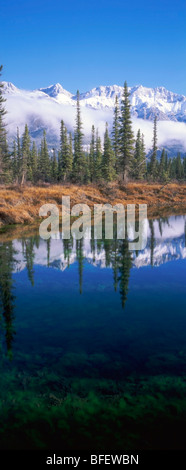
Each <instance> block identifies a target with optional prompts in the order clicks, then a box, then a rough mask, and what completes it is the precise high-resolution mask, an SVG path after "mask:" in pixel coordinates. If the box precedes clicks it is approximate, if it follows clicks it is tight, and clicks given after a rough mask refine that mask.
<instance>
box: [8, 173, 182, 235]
mask: <svg viewBox="0 0 186 470" xmlns="http://www.w3.org/2000/svg"><path fill="white" fill-rule="evenodd" d="M62 196H70V201H71V206H73V205H74V204H77V203H85V204H87V205H88V206H89V207H90V208H91V209H92V208H93V206H94V204H105V203H110V204H112V205H114V204H117V203H122V204H123V205H127V204H147V210H148V216H150V217H156V216H157V215H164V214H165V213H166V215H171V214H172V213H183V211H186V184H185V183H169V184H167V185H161V184H159V183H151V184H150V183H147V182H144V183H143V182H140V183H136V182H135V183H134V182H132V183H128V184H127V186H123V185H122V184H118V183H117V182H114V183H110V184H107V185H106V184H104V183H103V184H102V185H101V184H100V185H95V184H94V185H93V184H89V185H82V186H78V185H75V184H74V185H73V184H66V185H46V186H24V187H20V186H9V187H5V186H4V187H3V186H2V187H0V227H1V231H2V229H3V228H5V226H8V225H17V224H29V225H30V224H36V223H39V221H40V219H39V209H40V207H41V206H42V205H43V204H46V203H52V204H55V205H57V207H58V208H59V211H60V213H61V198H62Z"/></svg>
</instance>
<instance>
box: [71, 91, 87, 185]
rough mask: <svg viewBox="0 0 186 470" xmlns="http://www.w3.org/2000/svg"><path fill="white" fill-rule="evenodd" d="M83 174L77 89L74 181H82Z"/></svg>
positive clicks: (83, 157)
mask: <svg viewBox="0 0 186 470" xmlns="http://www.w3.org/2000/svg"><path fill="white" fill-rule="evenodd" d="M84 176H85V154H84V152H83V133H82V122H81V113H80V103H79V90H78V91H77V115H76V128H75V132H74V161H73V178H74V180H75V181H77V182H80V183H82V182H83V181H84Z"/></svg>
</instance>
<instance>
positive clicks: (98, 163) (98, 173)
mask: <svg viewBox="0 0 186 470" xmlns="http://www.w3.org/2000/svg"><path fill="white" fill-rule="evenodd" d="M101 178H102V148H101V139H100V137H99V134H98V129H97V131H96V153H95V180H96V181H99V180H100V179H101Z"/></svg>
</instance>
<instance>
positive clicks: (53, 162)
mask: <svg viewBox="0 0 186 470" xmlns="http://www.w3.org/2000/svg"><path fill="white" fill-rule="evenodd" d="M51 179H52V182H53V183H56V182H57V180H58V162H57V157H56V151H55V149H53V153H52V160H51Z"/></svg>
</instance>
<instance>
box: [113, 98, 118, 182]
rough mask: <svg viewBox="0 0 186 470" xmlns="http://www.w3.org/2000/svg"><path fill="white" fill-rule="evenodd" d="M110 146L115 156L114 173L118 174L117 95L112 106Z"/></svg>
mask: <svg viewBox="0 0 186 470" xmlns="http://www.w3.org/2000/svg"><path fill="white" fill-rule="evenodd" d="M112 145H113V150H114V156H115V169H116V173H119V103H118V96H117V95H116V98H115V106H114V119H113V129H112Z"/></svg>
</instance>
